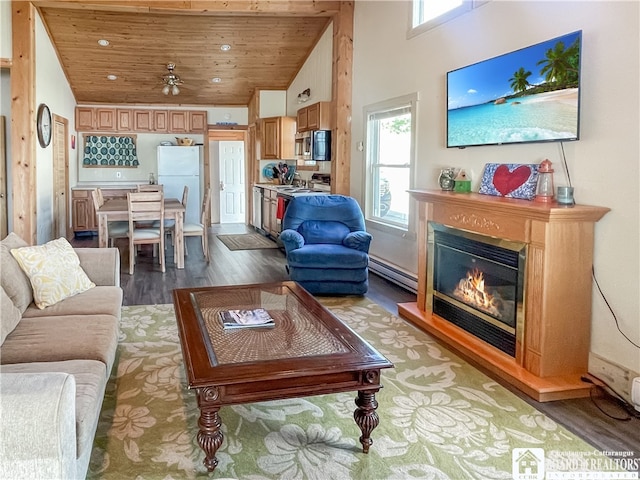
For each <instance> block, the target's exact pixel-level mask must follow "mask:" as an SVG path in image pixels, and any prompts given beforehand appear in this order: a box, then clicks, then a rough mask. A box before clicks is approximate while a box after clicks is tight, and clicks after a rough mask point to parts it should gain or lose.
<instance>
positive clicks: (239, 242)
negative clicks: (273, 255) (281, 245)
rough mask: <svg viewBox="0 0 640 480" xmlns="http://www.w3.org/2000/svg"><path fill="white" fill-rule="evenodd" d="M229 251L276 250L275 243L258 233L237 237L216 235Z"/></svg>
mask: <svg viewBox="0 0 640 480" xmlns="http://www.w3.org/2000/svg"><path fill="white" fill-rule="evenodd" d="M217 237H218V238H219V239H220V241H221V242H222V243H224V244H225V245H226V246H227V248H228V249H229V250H257V249H261V248H278V245H276V242H274V241H273V240H269V239H268V238H267V237H264V236H262V235H260V234H259V233H243V234H239V235H217Z"/></svg>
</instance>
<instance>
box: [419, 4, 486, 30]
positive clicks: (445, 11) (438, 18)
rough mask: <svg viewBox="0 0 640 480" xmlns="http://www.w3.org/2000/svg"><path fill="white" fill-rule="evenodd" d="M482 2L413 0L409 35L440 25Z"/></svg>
mask: <svg viewBox="0 0 640 480" xmlns="http://www.w3.org/2000/svg"><path fill="white" fill-rule="evenodd" d="M482 3H485V2H484V1H481V0H413V9H412V10H411V23H410V25H411V29H410V32H409V36H410V37H411V36H414V35H418V34H419V33H422V32H424V31H426V30H430V29H432V28H435V27H437V26H438V25H442V24H443V23H445V22H447V21H449V20H451V19H453V18H455V17H457V16H459V15H462V14H463V13H465V12H468V11H469V10H471V9H473V8H476V7H478V6H479V5H480V4H482Z"/></svg>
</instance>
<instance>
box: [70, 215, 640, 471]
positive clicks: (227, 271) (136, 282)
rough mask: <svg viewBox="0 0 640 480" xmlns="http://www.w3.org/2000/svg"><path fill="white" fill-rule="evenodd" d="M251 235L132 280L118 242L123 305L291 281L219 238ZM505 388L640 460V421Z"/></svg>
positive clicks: (279, 256) (144, 263) (191, 244)
mask: <svg viewBox="0 0 640 480" xmlns="http://www.w3.org/2000/svg"><path fill="white" fill-rule="evenodd" d="M247 232H253V229H251V227H247V226H245V225H242V224H225V225H216V226H214V227H212V229H211V231H210V235H209V248H210V253H211V263H210V264H207V263H206V262H205V261H204V258H203V256H202V248H201V246H200V239H199V238H195V237H191V238H186V239H185V240H186V245H187V247H188V253H189V254H188V255H187V257H186V258H185V268H184V270H177V269H176V268H175V263H174V261H173V254H172V252H171V249H167V271H166V273H164V274H163V273H162V272H161V271H160V268H159V265H158V264H157V260H156V259H153V258H152V256H151V251H150V250H146V251H143V253H142V254H140V255H139V257H138V261H137V264H136V268H135V273H134V274H133V275H129V274H128V273H127V272H128V253H127V244H126V240H118V242H117V246H118V247H119V248H120V251H121V259H122V263H121V265H122V268H121V286H122V288H123V290H124V302H123V303H124V304H125V305H147V304H162V303H172V302H173V299H172V291H173V289H174V288H183V287H196V286H208V285H242V284H249V283H268V282H279V281H283V280H288V275H287V272H286V269H285V264H286V262H285V258H284V253H283V252H282V251H281V250H279V249H261V250H241V251H230V250H229V249H228V248H227V247H226V246H225V245H224V244H222V242H221V241H220V240H219V239H218V238H217V237H216V235H218V234H229V233H247ZM71 243H72V244H73V245H74V246H89V247H97V245H98V240H97V237H87V238H76V239H73V240H72V241H71ZM369 284H370V285H369V292H368V293H367V294H366V297H367V298H369V299H371V300H372V301H374V302H376V303H377V304H379V305H381V306H382V307H384V308H385V309H387V310H388V311H390V312H392V313H394V314H397V306H396V305H397V303H402V302H413V301H415V294H413V293H412V292H409V291H406V290H404V289H403V288H400V287H398V286H397V285H395V284H393V283H391V282H388V281H386V280H385V279H383V278H381V277H379V276H377V275H374V274H371V275H370V276H369ZM470 363H473V362H470ZM485 373H486V372H485ZM489 376H490V375H489ZM496 380H497V379H496ZM504 386H505V387H506V388H509V389H510V390H511V391H512V392H513V393H514V394H516V395H518V396H519V397H520V398H522V399H523V400H525V401H526V402H528V403H530V404H531V405H533V406H534V407H535V408H537V409H538V410H540V411H541V412H544V413H545V414H546V415H548V416H549V417H551V418H553V419H554V420H555V421H557V422H558V423H560V424H562V425H564V426H565V427H566V428H567V429H568V430H570V431H572V432H573V433H575V434H576V435H578V436H579V437H581V438H582V439H584V440H585V441H587V442H588V443H590V444H591V445H593V446H594V447H595V448H597V449H599V450H601V451H610V452H631V453H630V454H629V453H628V454H627V456H629V455H632V456H633V457H635V458H636V459H638V460H639V461H640V434H639V433H638V432H640V418H638V417H634V418H629V420H627V421H621V420H614V419H612V418H610V417H609V416H607V415H605V414H604V413H603V412H602V411H601V410H600V409H599V408H598V407H597V406H596V405H595V404H594V402H593V401H592V400H591V399H577V400H563V401H556V402H546V403H538V402H535V401H533V400H532V399H530V398H529V397H527V396H525V395H523V394H522V393H520V392H519V391H517V390H515V389H514V388H512V387H510V386H509V385H504ZM599 405H600V406H601V408H602V409H603V410H605V411H607V412H608V413H609V414H610V415H612V416H615V417H629V415H627V414H626V412H625V411H624V410H622V409H621V408H620V406H619V405H618V404H617V403H616V402H614V401H612V400H607V399H604V398H603V399H600V400H599ZM639 415H640V413H639Z"/></svg>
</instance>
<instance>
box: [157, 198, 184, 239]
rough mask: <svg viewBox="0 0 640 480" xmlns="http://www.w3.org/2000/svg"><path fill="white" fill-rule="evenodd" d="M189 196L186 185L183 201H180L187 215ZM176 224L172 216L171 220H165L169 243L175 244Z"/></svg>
mask: <svg viewBox="0 0 640 480" xmlns="http://www.w3.org/2000/svg"><path fill="white" fill-rule="evenodd" d="M188 198H189V187H188V186H186V185H185V186H184V189H183V190H182V201H181V202H180V203H182V206H183V207H184V208H185V215H186V208H187V200H188ZM154 226H156V225H155V223H154ZM175 226H176V221H175V220H174V219H173V218H170V219H169V220H165V221H164V228H165V230H166V232H167V237H168V238H169V245H173V235H174V233H175Z"/></svg>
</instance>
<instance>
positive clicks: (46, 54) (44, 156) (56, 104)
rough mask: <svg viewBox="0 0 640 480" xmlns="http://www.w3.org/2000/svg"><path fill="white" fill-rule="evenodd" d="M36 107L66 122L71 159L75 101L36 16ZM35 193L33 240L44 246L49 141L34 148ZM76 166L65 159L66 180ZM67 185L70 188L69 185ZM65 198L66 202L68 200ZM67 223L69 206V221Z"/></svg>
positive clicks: (49, 226)
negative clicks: (42, 146)
mask: <svg viewBox="0 0 640 480" xmlns="http://www.w3.org/2000/svg"><path fill="white" fill-rule="evenodd" d="M35 30H36V74H35V79H36V105H35V108H37V106H38V105H40V104H41V103H46V104H47V105H48V106H49V110H51V114H52V115H53V114H56V115H59V116H60V117H64V118H66V119H67V120H68V128H69V145H68V146H67V148H68V150H69V152H70V153H69V154H70V156H71V157H72V158H73V155H74V152H76V150H72V149H71V140H70V138H71V135H75V134H76V132H75V106H76V101H75V98H74V96H73V93H72V92H71V88H70V87H69V84H68V83H67V79H66V77H65V75H64V73H63V71H62V68H61V67H60V64H59V63H58V57H57V56H56V53H55V51H54V49H53V46H52V44H51V41H50V40H49V36H48V35H47V32H46V30H45V28H44V24H43V23H42V20H41V19H40V16H37V17H36V29H35ZM36 162H37V168H36V171H37V173H36V191H37V200H36V202H37V214H36V221H37V241H38V243H44V242H47V241H49V240H52V235H53V224H54V221H53V178H54V175H53V142H51V143H50V144H49V146H48V147H47V148H41V147H40V144H38V145H37V147H36ZM77 171H78V168H77V164H76V163H75V162H73V161H72V160H71V159H70V160H69V177H70V179H73V178H75V177H76V175H77ZM71 185H73V184H72V183H71ZM70 197H71V196H70V195H69V196H68V198H69V202H70V201H71V199H70ZM67 220H68V221H69V224H71V206H69V218H68V219H67Z"/></svg>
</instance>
